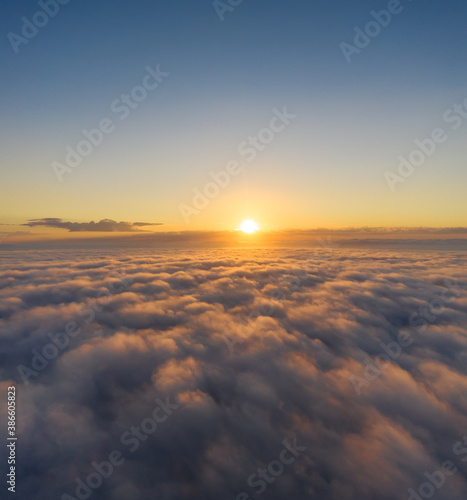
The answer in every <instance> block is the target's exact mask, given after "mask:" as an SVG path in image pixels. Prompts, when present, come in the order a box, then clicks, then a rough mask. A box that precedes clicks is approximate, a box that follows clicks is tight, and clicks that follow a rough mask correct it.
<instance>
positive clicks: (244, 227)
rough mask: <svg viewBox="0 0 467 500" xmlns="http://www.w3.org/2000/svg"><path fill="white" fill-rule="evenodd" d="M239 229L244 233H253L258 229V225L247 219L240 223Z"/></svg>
mask: <svg viewBox="0 0 467 500" xmlns="http://www.w3.org/2000/svg"><path fill="white" fill-rule="evenodd" d="M240 231H243V232H244V233H245V234H253V233H256V232H257V231H259V226H258V224H256V222H255V221H254V220H251V219H247V220H244V221H243V222H242V224H241V225H240Z"/></svg>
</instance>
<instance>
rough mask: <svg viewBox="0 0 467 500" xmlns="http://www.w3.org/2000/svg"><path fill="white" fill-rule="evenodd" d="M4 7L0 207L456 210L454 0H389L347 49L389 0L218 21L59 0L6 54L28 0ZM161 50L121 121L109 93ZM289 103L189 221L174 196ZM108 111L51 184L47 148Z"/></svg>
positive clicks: (58, 211)
mask: <svg viewBox="0 0 467 500" xmlns="http://www.w3.org/2000/svg"><path fill="white" fill-rule="evenodd" d="M0 5H1V11H2V16H0V17H1V21H0V27H1V33H2V43H1V45H0V55H1V60H2V69H3V74H2V78H1V80H0V93H1V95H2V98H3V99H2V101H3V106H2V112H1V130H0V132H1V135H2V139H3V148H2V151H1V168H2V172H1V184H0V199H1V200H2V203H1V206H0V222H3V223H7V224H21V223H24V222H26V221H27V220H28V219H36V218H44V217H57V218H63V219H64V220H67V221H90V220H96V221H98V220H100V219H105V218H111V219H114V220H117V221H143V222H162V223H164V226H157V227H155V228H154V230H183V229H190V230H196V229H209V230H231V229H234V228H236V227H238V225H239V223H240V222H241V221H242V220H243V219H244V218H245V217H252V218H254V219H256V220H257V221H258V222H259V223H260V224H261V226H262V227H263V228H266V229H285V228H313V227H334V228H335V227H346V226H365V225H368V226H432V227H438V226H462V225H465V214H466V208H467V204H466V198H465V185H466V181H467V170H466V168H465V130H466V128H467V120H465V123H463V125H462V127H461V128H460V129H459V130H457V131H452V130H451V128H450V126H448V125H447V124H446V123H444V122H443V113H444V112H445V111H446V110H447V109H449V108H450V107H452V106H453V104H455V103H462V102H463V101H464V99H465V98H466V97H467V69H466V66H465V61H466V59H467V43H466V41H467V40H466V38H467V36H466V31H465V26H466V22H467V4H466V3H465V1H461V0H456V1H455V0H448V1H445V2H434V1H422V0H413V1H409V0H405V1H402V2H401V5H402V6H403V11H402V12H401V13H400V14H398V15H397V16H394V18H393V20H392V21H391V23H390V24H389V26H387V27H386V28H383V29H382V31H381V34H380V35H379V36H377V37H376V38H374V39H373V40H372V41H371V43H370V45H369V46H368V47H366V48H365V49H363V50H362V52H361V53H360V54H358V55H354V56H353V58H352V62H351V63H350V64H348V63H347V61H346V60H345V58H344V56H343V54H342V52H341V50H340V48H339V44H340V43H341V42H348V43H352V40H353V37H354V34H355V33H354V26H359V27H361V28H363V27H364V26H365V24H366V23H367V22H368V21H370V20H371V19H372V17H371V14H370V12H371V10H372V9H375V10H380V9H385V8H387V5H388V2H387V1H380V2H375V1H360V2H358V3H356V2H348V1H344V0H339V1H330V0H319V1H318V0H315V1H313V2H310V1H305V0H302V1H299V0H288V1H285V0H284V1H271V0H255V1H253V0H245V1H244V2H243V3H242V4H241V5H239V6H238V7H236V8H235V9H234V10H233V12H226V13H225V19H224V20H223V21H221V20H220V19H219V17H218V15H217V14H216V11H215V9H214V7H213V4H212V2H211V1H210V0H206V1H204V0H203V1H200V0H198V1H196V2H194V1H192V0H183V1H182V0H158V1H150V0H147V1H134V2H131V3H130V2H128V1H123V0H112V1H102V2H92V1H90V0H79V1H78V0H71V1H70V2H69V3H68V4H67V5H62V6H60V11H59V12H58V14H57V15H56V16H55V17H53V18H52V19H50V20H49V22H48V24H47V25H46V26H44V27H42V28H40V29H39V32H38V34H37V36H35V37H34V38H32V39H30V41H29V42H28V43H27V44H23V45H21V46H20V47H19V52H18V53H17V54H15V52H14V51H13V49H12V46H11V43H10V41H9V40H8V38H7V35H8V33H10V32H13V33H16V34H21V27H22V20H21V18H22V17H23V16H26V17H27V18H28V19H31V18H32V16H33V15H34V13H35V12H37V11H38V10H41V9H40V6H39V5H38V3H37V2H35V1H27V2H26V1H23V2H13V1H11V0H2V1H0ZM158 64H159V65H160V69H161V70H162V71H165V72H169V73H170V75H169V76H168V77H167V78H166V79H165V80H164V81H163V82H162V84H161V85H160V87H159V88H157V89H156V90H154V91H152V92H150V93H149V95H148V97H147V99H146V100H144V101H143V102H141V103H140V104H139V105H138V107H137V108H136V109H134V110H133V111H132V112H131V114H130V116H129V117H128V118H127V119H126V120H124V121H120V120H119V119H118V116H117V115H116V114H115V113H113V112H112V111H110V105H111V103H112V101H114V99H116V98H118V97H119V96H120V95H121V94H123V93H128V92H129V91H131V89H132V88H133V87H134V86H135V85H138V84H140V83H141V81H142V79H143V77H144V75H145V73H146V71H145V67H146V66H148V65H149V66H151V67H153V68H155V67H156V66H157V65H158ZM284 106H286V107H287V110H288V111H289V112H290V113H293V114H295V115H297V118H296V119H294V120H293V121H292V123H291V124H290V125H289V126H288V127H287V128H286V129H285V130H284V131H283V132H281V133H279V134H277V136H276V137H275V138H274V140H273V141H272V142H271V143H270V144H268V145H267V146H266V148H265V150H264V151H262V152H260V153H259V154H258V156H257V158H256V159H255V161H254V162H251V163H248V162H244V166H245V172H244V173H243V174H241V175H239V176H238V177H235V178H233V179H232V181H231V183H230V185H229V186H228V187H227V188H226V189H224V190H222V192H221V193H220V194H219V196H217V197H216V198H215V199H213V200H212V201H211V202H210V203H209V205H208V207H207V208H205V209H204V210H202V211H201V213H200V214H199V215H196V216H194V217H192V218H191V221H190V224H186V223H185V222H184V220H183V217H182V216H181V213H180V209H179V206H180V204H187V205H189V204H191V200H192V198H193V189H194V188H200V189H202V188H203V187H204V185H205V184H206V183H207V182H209V181H210V177H209V171H211V170H214V171H218V170H222V169H224V168H225V166H226V164H227V163H228V162H229V161H231V160H239V159H240V158H241V156H240V155H239V153H238V151H237V146H238V145H239V144H240V143H241V142H242V141H244V140H245V139H247V138H248V136H250V135H256V134H257V132H258V130H259V129H262V128H263V127H265V126H267V125H268V123H269V120H270V119H271V117H272V116H273V109H275V108H278V109H283V108H284ZM105 117H109V118H112V119H113V121H114V123H115V124H116V130H115V131H114V132H113V133H111V134H109V135H108V136H106V137H105V140H104V142H103V144H101V145H100V146H99V147H96V148H95V150H94V151H93V153H92V154H91V155H90V156H89V157H87V158H85V159H84V161H83V162H82V164H81V165H80V166H79V167H77V168H76V169H75V170H74V171H73V172H72V173H71V174H69V175H67V174H65V175H64V180H63V182H61V183H60V182H58V180H57V178H56V176H55V174H54V172H53V170H52V167H51V164H52V162H54V161H60V162H63V161H64V158H65V148H66V147H67V146H68V145H70V146H75V145H76V144H77V143H78V142H79V141H80V140H81V139H82V136H81V130H82V129H84V128H86V129H91V128H95V127H96V126H97V125H98V123H99V121H100V120H102V119H103V118H105ZM440 126H441V127H443V128H444V129H445V130H446V131H447V134H448V140H447V142H446V143H445V144H442V145H440V146H439V147H438V148H437V151H436V153H435V155H433V157H431V158H429V159H428V160H427V161H426V162H425V163H424V164H423V165H422V166H420V167H419V168H418V169H417V171H416V173H415V174H414V175H413V176H412V177H409V178H407V179H406V181H405V182H404V183H403V184H399V185H398V186H397V189H396V191H395V192H392V191H391V190H390V189H389V187H388V185H387V183H386V181H385V178H384V172H385V171H387V170H391V171H394V172H396V171H397V166H398V160H397V158H398V157H399V155H405V156H407V155H408V154H409V153H410V152H411V151H412V150H413V149H414V148H415V145H414V141H415V140H416V139H424V138H426V137H429V136H430V134H431V132H432V130H433V129H434V128H436V127H440ZM10 227H11V228H12V229H11V230H14V231H20V230H25V228H22V229H21V227H14V226H10ZM51 231H52V230H51ZM55 231H61V230H55Z"/></svg>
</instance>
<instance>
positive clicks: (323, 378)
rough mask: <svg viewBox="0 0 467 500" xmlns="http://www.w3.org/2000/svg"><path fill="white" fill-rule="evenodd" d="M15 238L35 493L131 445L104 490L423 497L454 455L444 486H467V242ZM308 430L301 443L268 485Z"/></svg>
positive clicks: (12, 309)
mask: <svg viewBox="0 0 467 500" xmlns="http://www.w3.org/2000/svg"><path fill="white" fill-rule="evenodd" d="M4 257H5V258H4V259H3V264H1V265H0V335H1V338H2V348H1V351H0V367H1V368H0V371H1V377H2V381H3V382H2V393H3V394H5V391H6V387H7V386H9V385H11V384H13V383H14V384H16V385H17V387H18V390H17V392H18V435H19V446H20V450H21V453H19V458H18V470H17V479H18V486H17V491H18V496H19V498H28V499H30V500H42V499H44V498H47V499H48V498H62V495H64V494H67V495H71V496H72V497H74V498H77V497H76V488H77V486H78V483H77V481H76V478H80V479H81V480H83V481H86V478H87V477H88V476H89V474H91V473H92V472H93V471H94V472H95V469H94V468H93V465H92V463H93V462H96V463H99V462H102V461H108V460H109V455H110V454H111V452H112V451H114V450H118V451H119V452H121V453H122V457H123V460H124V463H123V464H122V465H118V466H115V467H114V473H113V474H111V475H110V477H108V478H106V479H104V480H103V483H102V485H101V486H99V487H98V488H96V489H92V496H90V497H89V498H94V499H96V500H97V499H103V500H110V499H111V500H127V499H131V500H133V499H135V500H137V499H141V500H145V499H147V498H161V499H177V500H178V499H182V500H183V499H189V500H191V499H193V500H194V499H199V498H203V499H208V500H211V499H212V500H214V499H216V500H217V499H219V498H222V499H228V498H232V499H235V498H237V497H238V498H242V499H246V498H251V499H256V498H258V497H259V496H258V494H257V492H258V491H259V490H260V489H262V486H263V483H264V485H265V487H266V489H265V491H264V493H263V494H262V495H261V497H264V498H268V499H271V500H276V499H277V500H279V499H283V498H294V499H320V500H321V499H323V500H338V499H339V500H341V499H345V500H354V499H355V500H366V499H368V500H370V499H374V498H378V499H382V500H393V499H406V498H409V495H410V493H409V489H410V488H413V490H414V491H415V492H418V491H419V487H420V485H422V484H423V483H426V482H427V481H428V479H427V477H426V476H425V475H424V474H425V473H430V474H432V473H433V472H435V471H439V470H441V466H442V464H443V463H444V462H445V461H447V460H449V461H452V462H453V463H454V465H455V466H456V467H457V468H458V472H457V473H456V474H454V475H449V476H446V477H445V482H444V484H443V485H442V487H440V488H439V490H438V488H435V487H433V488H434V489H436V498H438V499H442V500H461V499H465V498H466V494H467V483H466V481H465V475H466V472H467V468H466V463H465V462H463V461H462V459H463V458H465V457H467V454H462V453H460V450H462V449H463V448H462V447H461V448H459V447H457V448H455V446H456V443H459V441H463V439H464V436H467V291H466V290H467V271H466V269H467V268H466V265H465V264H466V260H467V256H466V254H465V253H464V252H419V253H417V252H389V251H384V252H383V251H378V252H376V251H369V250H358V251H357V250H343V249H332V250H329V249H328V250H318V251H316V250H315V251H311V250H294V249H290V250H232V249H230V250H204V251H198V250H196V251H191V252H188V251H187V252H182V251H171V250H160V251H158V252H153V251H151V252H146V251H134V252H133V253H131V254H129V253H128V252H124V251H119V250H114V251H112V252H110V253H109V251H108V250H106V251H99V250H94V251H87V250H81V251H79V250H73V251H48V252H45V251H41V252H38V251H27V252H11V253H7V252H4ZM401 335H402V337H401ZM408 338H410V342H407V341H405V342H402V343H401V339H405V340H407V339H408ZM52 339H55V340H56V343H57V345H58V346H59V347H56V349H55V351H56V352H55V355H52V354H54V350H53V349H51V348H50V347H49V351H47V350H46V351H45V354H47V353H48V354H50V357H51V359H49V360H47V359H45V358H44V359H45V363H44V365H45V366H44V367H43V368H41V367H40V366H38V365H37V360H36V365H35V368H34V367H33V365H32V361H33V358H34V356H36V357H37V353H39V356H41V355H43V354H44V347H45V346H47V345H49V346H50V345H53V340H52ZM65 344H66V345H65ZM61 345H63V346H64V347H63V348H62V347H60V346H61ZM386 349H388V351H386ZM387 352H392V353H393V354H394V356H391V357H390V356H389V355H387V354H386V353H387ZM382 354H386V356H387V358H388V359H390V362H386V361H384V360H383V358H382V357H381V355H382ZM383 361H384V363H383ZM18 366H22V367H27V368H28V369H30V370H33V372H32V371H31V372H25V371H24V369H23V371H22V375H21V374H20V372H19V371H18ZM25 373H26V375H25ZM24 379H27V382H28V383H27V384H26V383H25V380H24ZM156 400H157V401H158V402H156ZM167 401H169V402H171V404H173V405H174V406H176V407H177V408H176V409H173V410H171V409H170V408H169V409H167V408H166V406H167V405H166V402H167ZM161 405H162V406H161ZM164 405H165V406H164ZM164 408H166V410H167V416H165V414H164V411H165V410H164ZM2 412H4V410H3V409H2ZM159 419H160V422H158V420H159ZM2 421H3V422H5V421H6V416H5V415H2ZM154 422H156V423H157V429H156V430H154V431H152V430H153V429H154V427H151V426H155V425H156V424H155V423H154ZM136 428H138V429H139V432H140V436H141V437H137V436H138V434H136V432H137V431H135V429H136ZM132 429H133V430H132ZM149 431H152V432H149ZM134 433H135V434H134ZM294 439H295V440H296V444H297V446H298V447H300V449H304V450H303V451H300V453H298V456H297V457H295V460H294V461H293V463H290V464H289V465H285V466H282V467H283V470H282V471H281V473H280V474H279V475H278V476H277V477H276V476H271V475H270V472H267V474H268V477H269V479H271V481H268V480H263V483H261V481H260V482H258V477H259V476H255V478H256V479H255V480H256V483H255V484H256V486H254V485H253V486H251V485H249V484H248V479H249V478H251V477H252V475H254V474H256V475H257V474H258V470H259V469H262V468H266V470H267V471H269V470H271V469H268V467H269V466H270V464H275V465H274V467H278V466H277V464H278V463H279V462H278V457H280V456H281V453H282V451H283V449H284V446H285V445H284V443H286V445H287V446H289V447H293V443H294ZM464 448H465V446H464ZM455 450H457V451H458V452H459V453H456V451H455ZM287 456H292V454H291V452H289V455H287ZM279 466H280V463H279ZM274 467H273V469H272V470H275V469H274ZM437 477H438V478H439V476H437ZM250 482H252V480H250ZM424 491H427V490H424ZM242 494H243V495H242ZM414 498H416V497H414Z"/></svg>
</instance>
